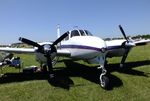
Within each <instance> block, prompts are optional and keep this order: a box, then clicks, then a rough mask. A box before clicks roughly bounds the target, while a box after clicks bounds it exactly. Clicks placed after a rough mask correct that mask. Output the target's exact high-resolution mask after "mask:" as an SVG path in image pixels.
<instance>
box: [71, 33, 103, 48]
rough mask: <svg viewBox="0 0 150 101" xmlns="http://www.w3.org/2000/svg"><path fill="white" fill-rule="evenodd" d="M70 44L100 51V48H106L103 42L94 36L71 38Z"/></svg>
mask: <svg viewBox="0 0 150 101" xmlns="http://www.w3.org/2000/svg"><path fill="white" fill-rule="evenodd" d="M72 42H73V43H75V44H80V45H82V46H89V47H93V48H95V49H98V50H101V49H102V48H106V43H105V41H104V40H103V39H101V38H99V37H95V36H83V37H81V36H80V37H73V38H72Z"/></svg>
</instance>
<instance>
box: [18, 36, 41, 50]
mask: <svg viewBox="0 0 150 101" xmlns="http://www.w3.org/2000/svg"><path fill="white" fill-rule="evenodd" d="M19 41H21V42H24V43H26V44H29V45H32V46H35V47H38V48H40V47H41V46H40V45H39V44H38V43H36V42H34V41H31V40H29V39H26V38H22V37H20V38H19Z"/></svg>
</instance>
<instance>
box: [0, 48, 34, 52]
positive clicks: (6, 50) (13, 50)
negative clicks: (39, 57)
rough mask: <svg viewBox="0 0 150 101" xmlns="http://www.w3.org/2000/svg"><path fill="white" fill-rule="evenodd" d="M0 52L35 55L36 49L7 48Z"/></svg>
mask: <svg viewBox="0 0 150 101" xmlns="http://www.w3.org/2000/svg"><path fill="white" fill-rule="evenodd" d="M0 51H4V52H8V53H35V49H34V48H7V47H0Z"/></svg>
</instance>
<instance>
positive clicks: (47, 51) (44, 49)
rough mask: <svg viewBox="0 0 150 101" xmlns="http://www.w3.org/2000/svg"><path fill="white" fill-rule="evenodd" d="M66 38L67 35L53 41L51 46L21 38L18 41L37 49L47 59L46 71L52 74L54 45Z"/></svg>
mask: <svg viewBox="0 0 150 101" xmlns="http://www.w3.org/2000/svg"><path fill="white" fill-rule="evenodd" d="M67 36H68V34H67V33H65V34H63V35H62V36H60V37H59V38H58V39H57V40H55V41H54V42H53V44H52V45H40V44H38V43H37V42H34V41H31V40H29V39H26V38H22V37H20V38H19V41H22V42H23V43H26V44H29V45H32V46H34V47H38V50H37V51H38V52H40V53H42V54H44V56H45V57H46V58H47V66H48V69H49V73H50V74H52V72H53V70H52V59H51V55H52V53H54V52H57V51H56V48H55V45H57V44H58V43H59V42H61V41H62V40H63V39H64V38H66V37H67Z"/></svg>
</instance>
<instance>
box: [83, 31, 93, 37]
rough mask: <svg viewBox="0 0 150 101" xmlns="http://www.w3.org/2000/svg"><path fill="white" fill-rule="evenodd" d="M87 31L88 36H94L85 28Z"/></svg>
mask: <svg viewBox="0 0 150 101" xmlns="http://www.w3.org/2000/svg"><path fill="white" fill-rule="evenodd" d="M85 33H86V35H87V36H93V35H92V34H91V32H89V31H88V30H85Z"/></svg>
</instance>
